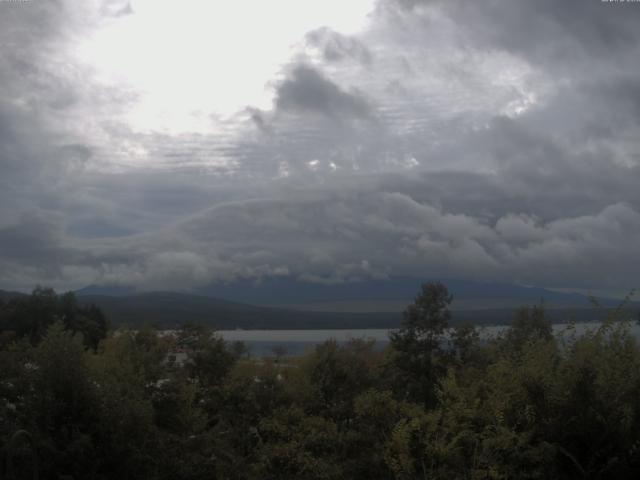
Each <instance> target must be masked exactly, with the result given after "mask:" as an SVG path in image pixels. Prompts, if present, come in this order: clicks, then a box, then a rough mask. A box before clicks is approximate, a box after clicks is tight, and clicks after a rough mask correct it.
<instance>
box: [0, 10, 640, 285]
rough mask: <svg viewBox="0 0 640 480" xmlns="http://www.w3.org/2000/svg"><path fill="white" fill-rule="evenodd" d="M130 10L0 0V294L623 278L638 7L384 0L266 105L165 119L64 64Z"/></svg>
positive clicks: (631, 258) (305, 63) (302, 58)
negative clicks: (240, 281)
mask: <svg viewBox="0 0 640 480" xmlns="http://www.w3.org/2000/svg"><path fill="white" fill-rule="evenodd" d="M248 14H249V13H248ZM134 15H136V6H135V2H101V1H97V0H96V1H90V2H87V3H86V5H83V6H82V7H81V8H76V6H75V5H73V4H72V3H71V2H67V1H62V0H61V1H55V2H54V1H45V0H43V1H40V2H27V3H24V4H18V3H9V2H0V46H1V49H0V84H1V85H2V86H3V88H2V89H1V90H0V169H1V170H2V175H1V176H0V196H1V202H0V288H19V289H29V288H31V287H32V286H33V285H35V284H36V283H44V284H51V285H53V286H57V287H59V288H76V287H82V286H84V285H87V284H90V283H105V284H118V285H134V286H136V287H138V288H141V289H158V288H162V289H164V288H180V289H184V288H187V289H188V288H191V287H196V286H200V285H206V284H208V283H210V282H212V281H230V280H233V279H236V278H261V277H265V276H293V277H295V278H298V279H301V280H306V281H314V282H345V281H358V280H361V279H366V278H386V277H390V276H394V275H408V276H415V277H416V278H424V277H434V276H443V277H460V278H474V279H493V280H500V281H506V282H522V283H525V284H533V285H540V286H547V287H556V288H580V289H593V290H597V291H621V290H625V289H628V288H632V287H635V286H637V285H636V282H637V272H638V271H640V248H638V245H640V193H638V192H639V191H640V189H638V185H639V184H640V86H639V85H640V84H639V83H638V79H639V78H640V62H638V61H637V60H638V59H639V58H640V28H639V27H640V3H631V2H627V3H609V2H601V1H600V0H588V1H572V0H571V1H562V2H557V1H550V0H549V1H547V0H543V1H539V2H538V1H536V2H529V1H524V0H509V1H507V0H503V1H492V2H474V1H463V0H453V1H439V0H432V1H419V0H415V1H408V0H407V1H401V0H381V1H379V2H378V3H377V5H376V8H375V9H374V11H373V12H372V13H371V15H370V17H369V23H368V26H367V28H366V29H365V30H363V31H362V32H360V33H357V34H353V35H344V34H341V33H339V32H336V31H333V30H331V29H329V28H318V29H314V30H312V31H310V32H308V33H307V34H306V35H305V36H304V37H303V38H301V39H300V43H299V45H298V46H297V47H296V50H295V52H294V53H293V54H292V56H291V58H290V60H289V61H288V63H286V64H285V65H283V66H282V69H281V72H280V75H279V76H278V77H277V78H272V79H267V82H266V84H267V88H268V89H271V90H270V91H271V93H272V96H273V102H272V105H271V107H270V108H264V107H262V108H258V107H256V106H253V105H245V106H240V107H239V108H238V111H237V113H236V114H235V115H231V116H228V117H221V116H219V115H217V114H216V113H215V112H205V113H207V114H210V116H211V128H210V130H207V131H189V130H188V129H187V130H184V129H183V130H181V131H179V132H171V131H160V130H158V131H148V130H146V131H145V130H142V129H140V128H136V126H135V125H134V124H133V123H132V122H130V120H129V119H130V116H128V113H127V112H130V110H131V109H132V108H134V107H135V106H136V105H138V104H139V102H141V101H142V99H143V98H144V94H143V93H144V92H139V91H136V90H135V89H134V88H132V87H131V86H130V85H128V84H126V83H119V82H117V81H115V80H108V79H104V78H99V77H98V76H96V75H95V74H94V72H93V70H92V68H91V66H89V65H86V64H85V63H83V61H82V60H80V59H78V57H76V56H74V53H73V52H74V49H73V46H74V45H76V44H77V42H79V41H81V39H82V38H84V36H86V35H89V33H90V32H91V31H93V30H94V29H97V28H101V25H103V24H105V22H121V21H125V19H126V18H128V17H131V16H134ZM256 41H258V40H256ZM229 49H230V50H231V51H233V46H232V45H230V46H229ZM185 55H188V52H185ZM203 61H213V62H215V61H216V60H215V58H214V59H203ZM249 61H250V59H249Z"/></svg>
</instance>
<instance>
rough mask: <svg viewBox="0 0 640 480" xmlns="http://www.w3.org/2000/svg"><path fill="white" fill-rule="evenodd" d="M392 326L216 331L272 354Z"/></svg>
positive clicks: (380, 343)
mask: <svg viewBox="0 0 640 480" xmlns="http://www.w3.org/2000/svg"><path fill="white" fill-rule="evenodd" d="M599 325H600V323H596V322H593V323H591V322H590V323H578V324H576V325H575V329H576V332H577V333H578V334H582V333H584V332H585V331H587V330H593V329H595V328H597V327H598V326H599ZM568 326H569V324H556V325H553V330H554V333H555V334H557V335H561V334H562V333H563V332H565V331H566V330H567V327H568ZM506 328H508V327H506V326H504V325H499V326H490V327H482V328H479V329H478V330H479V332H480V336H481V338H491V337H494V336H496V335H499V334H500V333H501V332H503V331H504V330H505V329H506ZM391 331H393V329H386V328H378V329H376V328H371V329H354V330H340V329H334V330H218V332H217V333H218V334H219V335H221V336H222V338H223V339H225V340H226V341H228V342H234V341H242V342H244V343H245V344H246V346H247V348H248V349H249V352H250V353H251V355H254V356H265V355H273V351H272V350H273V348H275V347H284V349H285V350H286V352H287V353H286V354H287V355H292V356H295V355H302V354H304V353H305V352H307V351H310V350H312V349H313V348H315V346H316V345H319V344H321V343H323V342H325V341H326V340H329V339H335V340H336V341H337V342H338V343H346V342H348V341H349V340H350V339H352V338H365V339H372V340H375V341H376V347H377V348H379V349H383V348H384V347H385V346H386V345H387V343H389V332H391ZM631 331H632V332H633V334H634V335H635V337H636V338H638V339H640V325H638V324H637V323H634V324H632V326H631Z"/></svg>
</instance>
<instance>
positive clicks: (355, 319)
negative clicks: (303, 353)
mask: <svg viewBox="0 0 640 480" xmlns="http://www.w3.org/2000/svg"><path fill="white" fill-rule="evenodd" d="M445 283H446V284H447V285H448V286H449V288H450V289H451V291H452V292H453V293H454V296H457V298H458V300H457V302H458V308H455V307H456V305H455V302H456V301H455V300H454V305H453V306H454V309H453V319H452V325H454V326H455V325H458V324H461V323H472V324H475V325H496V324H508V323H510V322H511V320H512V319H513V315H514V312H515V310H516V309H517V307H519V306H522V305H526V304H533V303H538V302H539V301H540V299H543V300H544V301H545V307H546V311H547V313H548V317H549V318H550V320H551V321H553V322H556V323H558V322H566V321H568V320H571V319H575V320H576V321H597V320H601V319H602V318H603V316H604V315H606V310H605V311H603V310H597V309H593V308H587V307H589V305H590V303H589V300H588V298H587V297H586V296H584V295H579V294H565V293H559V292H552V291H549V290H545V289H535V288H527V287H518V286H515V287H514V286H506V287H508V288H505V286H504V285H500V284H481V285H478V284H474V282H462V281H461V282H458V283H456V282H451V281H446V282H445ZM282 285H283V284H280V287H282ZM242 286H243V287H247V285H242ZM263 286H264V285H263ZM401 286H402V282H397V283H396V284H395V285H394V286H393V288H390V290H389V291H387V294H386V297H383V299H382V301H394V302H395V303H394V305H395V306H396V307H395V309H393V310H390V311H384V310H381V309H378V311H375V309H374V308H373V306H375V305H374V302H373V301H372V300H361V304H362V305H363V307H364V308H366V307H371V310H374V311H368V312H363V311H331V310H330V309H329V307H331V306H332V305H336V304H340V300H334V303H331V302H325V303H324V304H322V305H325V307H327V309H325V310H317V309H316V311H313V310H314V308H313V307H315V306H317V304H314V303H313V301H314V300H318V299H323V298H324V299H331V298H332V297H331V296H330V295H328V293H331V292H332V291H333V289H334V288H335V286H330V287H331V288H329V289H328V290H325V291H321V292H319V293H316V294H315V295H308V294H307V295H306V296H305V295H302V298H303V299H304V300H307V301H308V303H306V304H305V303H299V304H297V306H298V308H297V309H292V308H282V307H276V306H274V305H271V306H269V305H267V306H265V305H252V304H250V303H244V302H239V301H232V300H229V299H221V298H216V297H213V296H210V295H202V294H192V293H179V292H142V293H139V292H138V293H136V291H135V289H133V288H128V287H117V288H111V287H98V286H92V287H87V288H84V289H81V290H78V291H76V294H77V296H78V299H79V301H80V302H81V303H84V304H95V305H97V306H98V307H100V308H101V309H102V310H103V311H104V313H105V314H106V316H107V318H108V319H109V320H110V322H111V324H112V325H114V326H126V325H128V326H131V327H137V326H140V325H143V324H150V325H154V326H157V327H159V328H175V327H177V326H179V325H180V324H182V323H184V322H194V323H203V324H208V325H211V326H213V327H214V328H217V329H235V328H242V329H340V328H348V329H360V328H396V327H398V326H399V325H400V322H401V319H402V311H403V310H404V308H405V307H406V306H407V305H408V304H409V303H410V302H411V301H412V299H413V296H414V295H415V294H416V293H417V289H418V287H419V282H416V283H414V282H411V289H410V290H411V296H410V298H406V299H405V300H401V299H399V296H400V295H406V296H409V294H408V293H407V290H409V289H408V288H405V289H404V290H403V289H402V288H400V287H401ZM259 287H261V286H260V285H254V286H251V288H248V289H247V291H246V292H245V297H246V298H254V299H256V300H259V299H260V298H264V295H265V292H264V291H260V288H259ZM268 287H269V288H270V290H268V289H267V290H266V291H267V292H269V293H271V294H275V293H277V291H278V290H277V289H276V288H274V286H273V285H270V286H268ZM361 287H362V285H360V286H358V288H355V289H348V288H347V289H346V290H348V291H347V292H346V293H347V294H348V295H354V292H356V293H357V292H359V293H360V294H361V295H364V294H365V293H366V291H365V290H362V289H361ZM407 287H408V285H407ZM226 288H227V289H228V290H227V293H229V292H231V290H230V287H229V286H227V287H226ZM238 288H239V287H238ZM294 293H295V292H294ZM342 293H345V292H342ZM260 294H261V295H262V297H260ZM507 294H510V295H511V296H510V297H509V296H506V295H507ZM24 295H25V294H23V293H18V292H5V291H2V290H0V298H2V299H5V300H7V299H10V298H13V297H20V296H24ZM483 295H486V296H484V297H483ZM491 295H494V296H493V297H491ZM495 295H502V296H503V297H501V299H500V300H499V301H498V299H497V297H495ZM394 296H395V300H394ZM293 298H296V297H293ZM335 298H336V297H335V296H334V297H333V299H335ZM337 298H348V297H337ZM352 298H353V297H352ZM400 298H401V297H400ZM461 299H462V300H461ZM278 300H282V298H277V297H274V298H273V301H274V303H275V302H277V301H278ZM356 300H357V298H356ZM356 300H354V301H356ZM600 303H601V304H602V305H603V306H606V307H607V308H611V307H613V306H617V305H618V304H619V301H618V300H612V299H609V300H603V301H601V302H600ZM630 309H631V310H632V311H634V312H635V313H634V315H637V311H638V303H635V304H632V305H630Z"/></svg>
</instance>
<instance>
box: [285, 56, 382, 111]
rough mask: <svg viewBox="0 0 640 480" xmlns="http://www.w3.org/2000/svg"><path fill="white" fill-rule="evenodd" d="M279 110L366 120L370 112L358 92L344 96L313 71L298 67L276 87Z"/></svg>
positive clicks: (330, 82)
mask: <svg viewBox="0 0 640 480" xmlns="http://www.w3.org/2000/svg"><path fill="white" fill-rule="evenodd" d="M275 106H276V108H277V109H279V110H283V111H285V112H286V111H293V112H309V113H319V114H322V115H327V116H330V117H336V118H342V117H345V116H346V117H355V118H360V119H368V118H370V117H371V115H372V109H371V106H370V105H369V103H368V102H367V100H366V99H365V98H364V97H363V96H362V95H361V94H360V93H359V92H355V91H354V92H346V91H344V90H342V89H341V88H340V87H339V86H337V85H336V84H335V83H333V82H332V81H331V80H329V79H327V78H326V77H324V76H323V75H322V74H321V73H320V72H318V71H317V70H316V69H314V68H313V67H310V66H308V65H297V66H295V67H294V68H293V70H292V71H291V73H290V75H289V76H288V77H287V78H286V79H285V80H284V81H282V83H280V84H279V85H278V88H277V90H276V99H275Z"/></svg>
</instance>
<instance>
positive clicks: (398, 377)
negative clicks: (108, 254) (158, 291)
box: [0, 283, 640, 480]
mask: <svg viewBox="0 0 640 480" xmlns="http://www.w3.org/2000/svg"><path fill="white" fill-rule="evenodd" d="M450 302H451V295H450V294H449V292H448V290H447V289H446V287H445V286H444V285H442V284H439V283H428V284H425V285H423V286H422V288H421V289H420V292H419V295H418V296H417V297H416V300H415V302H414V303H412V304H411V305H409V306H408V307H407V308H406V310H405V312H404V316H403V323H402V328H401V329H400V330H398V331H397V332H395V333H394V334H392V335H391V338H390V345H389V347H388V348H387V349H386V350H385V351H382V352H380V351H378V350H375V349H374V348H373V345H372V343H371V342H368V341H366V340H358V339H355V340H353V341H351V342H350V343H349V344H347V345H339V344H337V343H336V342H333V341H328V342H326V343H324V344H322V345H320V346H318V347H317V348H316V349H315V351H313V352H311V353H309V354H308V355H305V356H303V357H298V358H282V357H281V356H279V355H276V356H275V357H273V358H251V357H248V356H247V353H246V350H245V349H244V348H243V345H242V344H238V343H236V344H228V343H225V342H224V341H223V340H222V339H220V338H218V337H216V336H215V335H214V334H213V332H212V331H211V330H210V329H208V328H206V327H202V326H194V325H184V326H183V327H182V328H181V329H180V330H179V331H178V332H177V333H176V334H175V335H171V336H161V335H159V334H158V332H157V331H154V330H152V329H150V328H145V329H138V330H118V331H108V330H107V323H106V319H105V318H104V316H103V315H102V314H101V312H100V310H99V309H97V308H94V307H88V306H78V304H77V303H76V302H75V300H74V298H73V296H71V295H63V296H58V295H56V294H55V293H54V292H52V291H50V290H44V289H40V290H36V291H35V292H34V294H33V295H31V296H30V297H25V298H18V299H13V300H10V301H8V302H4V301H3V302H2V304H0V329H1V333H0V365H2V368H1V369H0V455H1V456H2V457H3V460H4V459H6V462H5V463H2V465H3V467H2V468H3V469H4V470H0V471H2V473H3V474H4V475H5V476H8V478H35V477H32V470H34V469H35V470H37V472H38V473H39V475H40V477H39V478H47V479H49V478H52V479H53V478H74V479H111V478H122V479H185V480H186V479H294V478H295V479H298V478H299V479H424V478H429V479H454V478H468V479H507V478H518V479H519V478H531V479H535V478H560V479H573V478H594V479H595V478H604V479H607V478H611V479H614V478H615V479H624V478H638V475H639V474H640V449H639V447H640V349H639V348H638V344H637V342H636V340H635V339H634V338H633V337H632V336H631V335H630V333H629V327H630V322H629V321H628V318H626V317H625V314H624V312H623V311H622V310H617V311H615V312H613V314H611V313H610V314H608V315H606V316H605V317H604V318H603V319H602V322H601V323H600V324H599V326H598V327H597V328H595V329H594V330H592V331H591V332H589V333H587V334H585V335H582V336H577V335H575V334H572V329H571V326H569V327H568V329H567V330H566V331H565V332H564V334H563V335H562V336H561V337H554V336H553V335H552V330H551V325H550V322H549V320H548V318H546V316H545V312H544V309H543V308H542V307H541V306H531V307H523V308H522V309H521V310H520V311H519V312H518V314H517V315H516V317H515V318H514V321H513V324H512V326H511V328H510V329H508V330H507V331H506V333H504V334H503V335H502V336H500V337H498V338H493V339H491V340H489V341H483V342H481V341H480V338H479V336H478V332H477V331H476V330H475V328H474V327H472V326H462V327H457V328H455V330H454V332H453V334H452V335H451V336H447V337H445V335H444V334H445V331H446V329H447V328H448V326H449V323H450V321H451V312H450V311H449V305H450ZM34 459H37V462H35V461H34ZM12 475H13V476H12Z"/></svg>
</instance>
